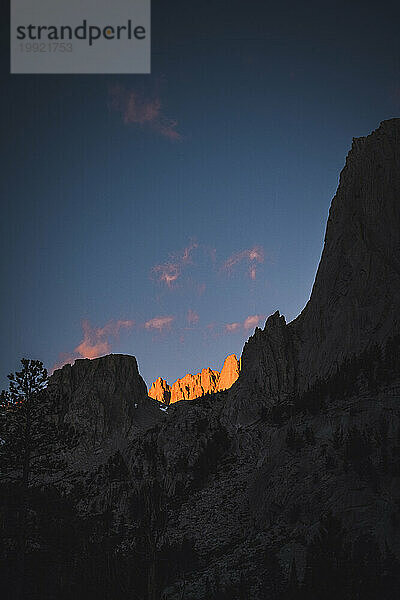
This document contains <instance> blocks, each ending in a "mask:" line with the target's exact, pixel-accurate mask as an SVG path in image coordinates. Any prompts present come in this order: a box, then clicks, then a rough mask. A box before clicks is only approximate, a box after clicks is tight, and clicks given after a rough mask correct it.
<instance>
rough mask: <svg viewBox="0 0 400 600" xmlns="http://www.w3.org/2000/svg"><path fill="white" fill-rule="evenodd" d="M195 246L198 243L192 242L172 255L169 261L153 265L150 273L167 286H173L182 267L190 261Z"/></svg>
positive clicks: (196, 246)
mask: <svg viewBox="0 0 400 600" xmlns="http://www.w3.org/2000/svg"><path fill="white" fill-rule="evenodd" d="M196 248H198V244H197V243H195V242H192V243H191V244H189V246H187V247H186V248H184V249H183V250H182V252H180V253H178V254H174V255H172V256H171V260H170V261H168V262H166V263H163V264H160V265H155V266H154V267H153V268H152V273H154V274H155V276H156V279H157V280H158V281H160V282H161V283H165V284H166V285H167V286H168V287H169V288H171V287H173V284H174V283H175V282H176V281H177V279H179V277H180V276H181V273H182V270H183V268H184V267H185V266H186V265H187V264H189V263H191V262H192V254H193V251H194V250H195V249H196Z"/></svg>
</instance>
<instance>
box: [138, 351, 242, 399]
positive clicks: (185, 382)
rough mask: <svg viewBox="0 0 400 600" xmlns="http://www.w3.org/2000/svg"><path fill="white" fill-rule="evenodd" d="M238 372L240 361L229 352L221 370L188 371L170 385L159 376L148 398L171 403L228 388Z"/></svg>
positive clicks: (237, 375)
mask: <svg viewBox="0 0 400 600" xmlns="http://www.w3.org/2000/svg"><path fill="white" fill-rule="evenodd" d="M239 372H240V362H239V361H238V359H237V357H236V355H235V354H230V355H229V356H228V357H227V358H226V359H225V362H224V365H223V367H222V370H221V372H219V371H213V370H212V369H210V368H209V367H208V368H206V369H203V370H202V371H201V372H200V373H196V375H192V374H191V373H188V374H187V375H185V377H183V378H182V379H177V381H175V383H174V384H173V385H172V386H170V385H169V384H168V383H167V382H166V381H165V380H164V379H162V378H161V377H159V378H158V379H156V381H155V382H154V383H153V384H152V386H151V388H150V390H149V396H150V398H154V399H155V400H158V401H159V402H163V403H164V404H170V403H171V404H172V403H174V402H179V401H180V400H194V398H199V397H200V396H204V394H210V393H211V394H212V393H215V392H219V391H222V390H226V389H228V388H230V387H231V386H232V385H233V384H234V383H235V381H236V380H237V378H238V377H239Z"/></svg>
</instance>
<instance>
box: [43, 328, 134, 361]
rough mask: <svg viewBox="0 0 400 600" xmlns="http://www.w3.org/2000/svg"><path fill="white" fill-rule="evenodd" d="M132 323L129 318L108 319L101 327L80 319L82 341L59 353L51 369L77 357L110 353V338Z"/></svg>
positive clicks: (115, 336)
mask: <svg viewBox="0 0 400 600" xmlns="http://www.w3.org/2000/svg"><path fill="white" fill-rule="evenodd" d="M134 324H135V323H134V321H131V320H129V321H128V320H127V321H109V322H108V323H106V324H105V325H103V327H92V325H91V324H90V322H89V321H87V320H84V321H82V333H83V339H82V341H81V342H80V343H79V344H78V346H76V348H75V349H74V350H73V351H72V352H70V353H63V354H61V355H60V360H59V362H58V363H57V364H55V365H54V367H53V369H52V371H54V370H55V369H59V368H61V367H62V366H63V365H65V364H67V363H72V362H74V361H75V360H76V359H77V358H98V357H99V356H104V355H105V354H110V352H111V350H112V343H111V340H112V339H115V338H117V337H118V335H119V333H120V331H121V329H131V328H132V327H133V326H134Z"/></svg>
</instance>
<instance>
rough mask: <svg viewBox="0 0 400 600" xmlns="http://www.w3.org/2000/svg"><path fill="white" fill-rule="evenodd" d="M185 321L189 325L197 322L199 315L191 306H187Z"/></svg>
mask: <svg viewBox="0 0 400 600" xmlns="http://www.w3.org/2000/svg"><path fill="white" fill-rule="evenodd" d="M187 322H188V323H189V325H196V323H198V322H199V315H198V314H197V312H195V311H194V310H192V309H191V308H189V310H188V313H187Z"/></svg>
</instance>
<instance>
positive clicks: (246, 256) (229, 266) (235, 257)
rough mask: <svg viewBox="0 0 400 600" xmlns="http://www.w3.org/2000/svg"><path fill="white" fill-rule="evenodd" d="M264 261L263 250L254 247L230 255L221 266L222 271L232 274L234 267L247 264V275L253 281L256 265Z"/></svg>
mask: <svg viewBox="0 0 400 600" xmlns="http://www.w3.org/2000/svg"><path fill="white" fill-rule="evenodd" d="M264 260H265V256H264V249H263V248H262V247H261V246H254V247H253V248H248V249H247V250H242V251H241V252H236V253H235V254H232V256H230V257H229V258H228V259H227V260H226V261H225V262H224V264H223V265H222V269H223V270H224V271H227V272H228V273H232V271H233V269H234V267H236V265H238V264H239V263H242V262H246V263H248V265H249V266H248V273H249V277H250V279H252V280H253V281H254V280H255V279H256V276H257V265H258V264H261V263H263V262H264Z"/></svg>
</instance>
